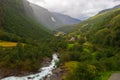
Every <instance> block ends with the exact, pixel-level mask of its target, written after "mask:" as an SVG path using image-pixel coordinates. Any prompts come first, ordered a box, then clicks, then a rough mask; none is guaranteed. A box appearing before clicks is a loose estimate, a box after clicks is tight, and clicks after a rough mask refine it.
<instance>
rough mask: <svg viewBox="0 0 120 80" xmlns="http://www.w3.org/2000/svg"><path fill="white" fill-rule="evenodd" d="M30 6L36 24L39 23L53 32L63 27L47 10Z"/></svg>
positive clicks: (33, 5)
mask: <svg viewBox="0 0 120 80" xmlns="http://www.w3.org/2000/svg"><path fill="white" fill-rule="evenodd" d="M30 5H31V7H32V9H33V12H34V16H35V18H36V19H37V20H38V22H41V23H42V24H43V25H45V26H46V27H47V28H48V29H51V30H54V29H56V28H59V27H61V26H62V25H63V22H62V21H61V20H60V19H59V18H57V17H56V16H55V15H53V14H52V13H51V12H50V11H48V10H47V9H45V8H42V7H40V6H38V5H35V4H32V3H31V4H30Z"/></svg>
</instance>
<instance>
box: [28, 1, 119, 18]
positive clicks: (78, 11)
mask: <svg viewBox="0 0 120 80" xmlns="http://www.w3.org/2000/svg"><path fill="white" fill-rule="evenodd" d="M28 1H30V2H32V3H35V4H38V5H40V6H42V7H44V8H47V9H48V10H50V11H53V12H59V13H62V14H66V15H69V16H72V17H74V18H79V19H85V18H88V17H91V16H93V15H95V14H97V13H98V12H99V11H101V10H103V9H107V8H111V7H113V6H115V5H118V4H120V0H28Z"/></svg>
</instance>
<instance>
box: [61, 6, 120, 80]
mask: <svg viewBox="0 0 120 80" xmlns="http://www.w3.org/2000/svg"><path fill="white" fill-rule="evenodd" d="M73 27H74V30H72V32H70V33H68V34H66V35H65V36H64V38H63V39H64V40H65V41H67V42H66V43H64V42H62V43H64V44H66V46H67V48H64V50H63V51H64V52H62V53H61V57H62V58H61V59H60V60H61V61H62V62H63V63H64V66H65V67H66V68H67V69H65V70H69V71H68V73H67V74H69V75H64V76H65V79H64V80H79V79H82V80H109V77H110V76H108V74H110V75H111V74H114V73H117V72H116V71H120V67H119V66H120V65H118V64H120V58H119V56H120V8H114V9H111V10H109V11H105V12H102V13H100V14H97V15H95V16H93V17H91V18H89V19H87V20H85V21H83V22H81V23H79V24H76V25H74V26H73ZM67 28H68V29H69V26H68V27H67ZM65 50H66V51H65ZM67 50H68V51H67ZM65 53H66V54H65ZM111 72H113V73H111Z"/></svg>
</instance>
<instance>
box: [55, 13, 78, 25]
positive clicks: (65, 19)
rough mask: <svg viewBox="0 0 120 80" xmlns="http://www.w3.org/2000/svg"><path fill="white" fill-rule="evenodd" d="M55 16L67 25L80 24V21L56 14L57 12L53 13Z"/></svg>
mask: <svg viewBox="0 0 120 80" xmlns="http://www.w3.org/2000/svg"><path fill="white" fill-rule="evenodd" d="M53 14H54V15H55V16H56V17H57V18H59V19H60V20H61V21H62V22H63V23H64V24H65V25H70V24H76V23H79V22H80V20H79V19H75V18H72V17H70V16H67V15H64V14H60V13H55V12H53Z"/></svg>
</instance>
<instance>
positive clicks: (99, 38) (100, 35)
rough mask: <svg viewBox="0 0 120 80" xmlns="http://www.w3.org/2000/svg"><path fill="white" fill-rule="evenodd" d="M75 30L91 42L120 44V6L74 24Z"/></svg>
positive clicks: (110, 44) (111, 44)
mask: <svg viewBox="0 0 120 80" xmlns="http://www.w3.org/2000/svg"><path fill="white" fill-rule="evenodd" d="M76 30H77V31H78V32H79V33H80V34H82V35H84V36H86V37H87V38H88V41H91V42H92V43H95V44H100V45H109V46H114V47H115V46H120V37H119V34H120V8H114V9H111V10H109V11H106V12H102V13H100V14H97V15H96V16H94V17H91V18H89V19H88V20H86V21H83V22H82V23H80V24H78V25H76Z"/></svg>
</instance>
